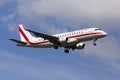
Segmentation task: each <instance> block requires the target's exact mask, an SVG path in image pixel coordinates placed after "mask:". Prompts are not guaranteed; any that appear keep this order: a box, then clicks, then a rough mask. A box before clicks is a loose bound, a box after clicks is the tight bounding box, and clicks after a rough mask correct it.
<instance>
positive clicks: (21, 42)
mask: <svg viewBox="0 0 120 80" xmlns="http://www.w3.org/2000/svg"><path fill="white" fill-rule="evenodd" d="M9 40H11V41H13V42H16V43H18V44H21V45H26V44H27V43H26V42H23V41H19V40H16V39H9Z"/></svg>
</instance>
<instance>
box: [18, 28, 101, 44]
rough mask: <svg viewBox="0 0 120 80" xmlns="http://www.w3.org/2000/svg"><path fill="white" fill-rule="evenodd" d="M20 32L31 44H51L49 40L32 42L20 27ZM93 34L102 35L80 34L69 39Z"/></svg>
mask: <svg viewBox="0 0 120 80" xmlns="http://www.w3.org/2000/svg"><path fill="white" fill-rule="evenodd" d="M19 31H20V33H21V34H22V36H23V37H24V38H25V40H26V41H27V42H28V43H29V44H43V43H47V42H50V41H49V40H45V41H42V42H34V43H33V42H30V41H29V38H28V37H27V36H26V35H25V33H24V32H23V31H22V29H21V28H20V27H19ZM91 34H101V32H92V33H86V34H80V35H75V36H70V37H68V38H75V37H81V36H87V35H91Z"/></svg>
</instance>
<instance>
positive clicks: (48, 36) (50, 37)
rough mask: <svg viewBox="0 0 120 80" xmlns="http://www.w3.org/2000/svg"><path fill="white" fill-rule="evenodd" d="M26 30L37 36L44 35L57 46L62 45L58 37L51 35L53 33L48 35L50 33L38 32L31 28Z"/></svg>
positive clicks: (43, 36)
mask: <svg viewBox="0 0 120 80" xmlns="http://www.w3.org/2000/svg"><path fill="white" fill-rule="evenodd" d="M26 30H27V31H29V32H31V33H33V34H34V35H36V36H39V37H42V38H44V39H47V40H49V41H50V42H52V43H53V44H55V45H57V46H60V42H59V39H58V37H55V36H51V35H48V34H43V33H40V32H36V31H33V30H30V29H26Z"/></svg>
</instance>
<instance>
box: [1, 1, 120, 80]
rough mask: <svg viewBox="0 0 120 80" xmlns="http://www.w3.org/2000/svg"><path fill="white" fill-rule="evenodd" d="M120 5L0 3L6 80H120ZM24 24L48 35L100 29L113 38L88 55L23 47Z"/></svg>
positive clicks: (86, 52)
mask: <svg viewBox="0 0 120 80" xmlns="http://www.w3.org/2000/svg"><path fill="white" fill-rule="evenodd" d="M119 21H120V1H119V0H0V36H1V39H0V41H1V42H0V45H1V47H0V80H21V79H22V80H119V79H120V37H119V36H120V22H119ZM18 24H24V25H25V26H26V27H27V28H29V29H33V30H36V31H40V32H43V33H47V34H56V33H61V32H66V31H72V30H77V29H83V28H89V27H98V28H101V29H103V30H105V31H106V32H107V33H108V36H107V37H106V38H104V39H101V40H98V41H97V46H93V45H92V41H90V42H85V43H86V48H85V49H84V50H76V51H73V52H70V54H65V53H64V49H63V48H61V49H58V50H54V49H33V48H21V47H17V46H16V45H15V43H13V42H11V41H9V40H8V39H9V38H16V39H20V38H19V33H18V27H17V26H18Z"/></svg>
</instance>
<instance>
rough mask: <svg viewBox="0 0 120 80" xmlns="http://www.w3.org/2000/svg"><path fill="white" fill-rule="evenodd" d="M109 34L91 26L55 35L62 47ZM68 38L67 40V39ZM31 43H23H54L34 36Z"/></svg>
mask: <svg viewBox="0 0 120 80" xmlns="http://www.w3.org/2000/svg"><path fill="white" fill-rule="evenodd" d="M106 35H107V33H106V32H104V31H102V30H100V29H98V28H89V29H83V30H76V31H72V32H67V33H62V34H56V35H53V36H55V37H58V38H59V41H60V43H61V47H67V46H73V45H76V44H77V43H81V42H83V41H89V40H93V39H99V38H102V37H105V36H106ZM66 39H67V41H66ZM29 41H31V42H30V44H27V45H22V46H25V47H33V48H49V47H53V46H54V44H53V43H51V42H50V41H49V40H44V39H43V38H34V39H33V40H29Z"/></svg>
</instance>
